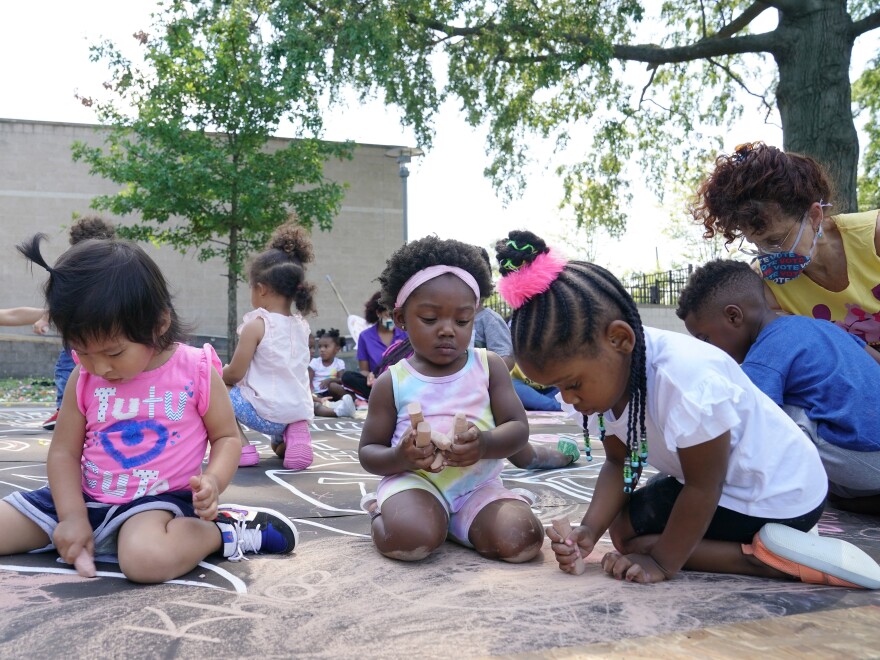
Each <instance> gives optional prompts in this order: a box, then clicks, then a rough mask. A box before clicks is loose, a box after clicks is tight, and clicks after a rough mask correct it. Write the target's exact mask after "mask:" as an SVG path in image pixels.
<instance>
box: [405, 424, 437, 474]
mask: <svg viewBox="0 0 880 660" xmlns="http://www.w3.org/2000/svg"><path fill="white" fill-rule="evenodd" d="M396 449H397V453H398V456H400V457H402V459H403V460H404V461H406V463H407V464H409V465H411V466H412V467H411V468H410V469H412V470H425V471H426V472H439V471H440V470H442V469H443V468H442V466H441V467H440V468H438V469H436V470H432V469H431V463H433V462H434V451H435V450H436V447H435V446H434V445H433V444H432V443H428V444H427V446H425V447H417V446H416V432H415V431H414V430H413V429H412V428H408V429H406V431H404V432H403V435H402V436H401V437H400V442H399V443H398V445H397V447H396Z"/></svg>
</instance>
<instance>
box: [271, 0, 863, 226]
mask: <svg viewBox="0 0 880 660" xmlns="http://www.w3.org/2000/svg"><path fill="white" fill-rule="evenodd" d="M773 4H774V6H775V7H777V8H778V11H779V12H780V15H781V13H782V12H788V13H789V14H790V15H792V16H795V15H796V16H797V17H798V18H800V17H803V16H809V18H806V19H804V20H805V21H813V23H815V22H817V21H818V22H820V23H821V21H823V20H824V19H823V18H822V16H823V15H824V14H823V12H826V11H827V12H832V13H833V12H835V11H837V12H838V13H840V12H839V11H838V9H837V7H838V6H839V4H840V0H814V1H813V2H812V3H810V7H809V11H805V10H804V5H803V3H799V2H796V1H795V0H785V1H784V2H778V3H773ZM877 4H878V3H877V2H876V0H858V1H857V2H853V3H852V8H851V9H852V12H853V16H857V17H860V18H862V17H866V16H870V15H871V14H870V12H872V11H875V10H876V6H877ZM658 5H659V3H647V2H644V3H642V2H637V1H636V0H595V1H591V2H575V1H573V0H545V1H543V2H533V1H530V0H377V1H375V2H364V1H352V0H278V2H276V4H275V8H276V14H275V15H276V19H275V21H276V24H277V25H278V28H279V31H280V32H281V33H282V34H283V37H282V39H281V41H280V42H279V47H280V48H282V49H297V48H304V47H314V48H324V49H325V53H326V60H325V64H324V66H322V67H320V68H319V70H317V71H316V75H318V76H319V77H320V78H322V79H329V80H333V81H334V83H335V84H341V83H342V82H345V83H349V84H352V85H354V86H355V87H356V88H357V89H359V90H360V91H361V93H362V95H363V96H373V95H383V96H384V100H385V101H386V102H387V103H389V104H391V105H395V106H397V107H398V108H399V109H400V111H401V117H402V121H403V123H404V124H406V125H408V126H411V127H412V128H413V129H414V130H415V133H416V136H417V138H418V140H419V142H420V143H421V144H422V145H423V146H430V143H431V140H432V138H433V134H432V124H431V121H432V117H433V116H434V114H435V113H436V112H437V110H438V108H439V107H440V104H441V103H443V102H444V101H445V100H448V99H452V98H455V99H457V100H458V102H459V103H460V106H461V110H462V112H463V115H464V117H465V118H466V120H467V121H468V122H469V123H470V124H471V125H474V126H477V125H485V126H487V128H488V143H487V151H488V157H489V162H488V165H487V167H486V169H485V174H486V175H487V176H488V177H489V178H490V180H491V181H492V182H493V184H494V186H495V187H496V189H497V190H498V191H499V192H500V193H501V194H502V196H503V197H504V198H506V199H509V198H510V197H511V196H513V195H517V194H518V193H519V191H521V190H522V188H523V187H524V186H525V185H526V183H527V182H526V180H525V174H524V171H525V165H526V164H528V163H529V162H530V161H531V160H532V159H533V158H534V156H533V153H534V152H533V146H534V141H535V139H536V138H537V139H550V140H551V141H552V144H553V145H554V147H555V153H554V156H553V160H554V165H555V166H556V167H557V171H558V173H559V175H560V177H561V178H562V181H563V189H564V197H563V199H562V202H561V206H562V208H565V209H568V210H569V211H570V212H571V214H572V215H573V216H574V217H575V218H576V220H577V222H578V223H579V224H581V225H583V226H585V227H586V228H588V229H593V228H599V227H601V228H604V229H606V230H607V231H608V232H609V234H611V235H612V236H619V235H620V234H621V233H622V231H623V229H624V225H625V218H624V216H623V214H622V210H621V208H622V206H623V205H624V203H625V202H626V201H628V193H627V185H628V173H627V171H626V167H625V165H626V163H627V162H628V161H630V160H631V159H635V160H636V162H637V167H638V174H637V175H636V176H639V177H640V178H642V179H644V180H645V181H646V182H647V183H648V184H649V185H650V186H651V187H652V188H653V190H654V191H655V192H656V193H657V194H658V195H659V196H660V197H661V201H662V196H663V194H664V191H665V189H666V184H667V182H668V181H669V180H670V179H674V180H687V179H689V177H691V175H692V173H693V163H696V162H700V163H704V162H706V159H707V156H708V155H710V154H713V153H715V152H716V150H717V149H718V146H719V143H720V138H719V137H718V136H719V134H721V133H723V131H724V129H725V127H727V126H729V125H730V124H731V122H733V121H735V120H736V119H738V118H739V117H740V116H741V113H742V111H743V107H742V105H741V103H740V100H739V99H742V98H747V99H753V100H754V105H755V106H756V107H758V108H761V109H762V110H763V111H764V112H765V113H766V116H767V117H770V116H771V115H773V116H774V117H775V113H776V107H775V105H776V98H775V90H776V87H777V82H778V81H777V75H778V74H777V73H776V71H777V69H776V64H775V61H774V53H776V52H778V51H781V50H784V49H788V48H790V47H791V45H792V40H793V39H794V37H795V36H800V35H793V34H792V33H790V32H788V33H786V32H785V31H779V30H776V31H771V32H769V33H766V34H753V33H752V32H751V29H750V26H751V25H752V22H753V21H754V19H755V18H757V16H759V15H760V14H762V13H763V12H764V11H771V12H776V11H777V9H774V8H773V7H771V5H770V4H765V3H758V2H753V1H752V0H719V1H718V2H711V3H709V2H700V3H696V2H671V1H670V2H665V3H663V4H662V6H660V7H659V13H658V15H657V16H656V17H654V16H651V19H652V20H651V22H650V26H651V27H650V28H649V27H648V24H647V23H646V24H643V21H644V20H645V19H646V12H647V10H649V9H650V10H653V11H657V10H658V9H657V8H658ZM813 23H811V25H812V24H813ZM841 24H843V25H844V28H845V29H847V30H848V29H849V26H851V25H852V24H851V22H847V21H842V22H838V23H837V25H841ZM649 29H651V30H652V31H651V32H650V33H648V30H649ZM862 29H863V30H868V29H873V27H871V26H864V27H863V28H862ZM847 34H848V38H852V33H850V32H847ZM827 38H828V39H836V38H837V35H828V36H827ZM304 44H305V45H304ZM839 47H840V48H841V49H843V48H845V47H846V45H845V44H843V43H841V44H840V46H839ZM432 65H434V66H433V67H432ZM631 67H638V68H644V67H647V70H645V72H644V73H643V74H642V75H641V80H640V81H639V82H637V83H635V84H634V86H633V85H631V84H628V83H627V82H625V80H627V79H630V78H627V77H625V76H624V75H623V74H624V73H626V72H627V71H626V70H627V69H628V68H631ZM630 73H633V72H632V71H630ZM635 73H636V74H638V71H637V70H636V71H635ZM822 82H823V81H816V85H817V86H821V85H822ZM846 84H847V85H848V81H846ZM743 92H745V94H743ZM816 93H817V94H819V93H821V91H818V90H817V92H816ZM817 112H820V110H817ZM833 112H834V114H835V115H840V113H839V112H837V111H836V110H835V111H833ZM840 120H841V121H846V119H845V118H840ZM819 123H820V125H821V121H820V122H819ZM787 130H788V129H787ZM585 144H586V145H588V146H587V147H586V148H584V146H583V145H585ZM573 145H578V148H579V150H580V152H579V153H577V154H572V153H571V152H570V151H569V150H568V149H567V148H568V147H570V146H573ZM843 167H844V169H845V168H846V167H850V168H852V167H855V164H854V163H844V165H843Z"/></svg>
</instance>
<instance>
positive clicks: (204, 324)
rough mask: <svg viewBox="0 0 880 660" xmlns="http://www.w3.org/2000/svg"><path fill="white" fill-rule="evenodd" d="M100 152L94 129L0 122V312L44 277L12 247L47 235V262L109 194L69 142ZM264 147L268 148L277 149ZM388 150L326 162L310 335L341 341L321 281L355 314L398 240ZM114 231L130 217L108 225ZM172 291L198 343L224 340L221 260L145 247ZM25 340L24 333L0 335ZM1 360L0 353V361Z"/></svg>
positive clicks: (396, 182) (332, 301) (245, 303)
mask: <svg viewBox="0 0 880 660" xmlns="http://www.w3.org/2000/svg"><path fill="white" fill-rule="evenodd" d="M77 140H78V141H82V142H86V143H87V144H90V145H95V146H100V145H101V144H103V141H102V138H101V133H100V128H99V127H96V126H90V125H83V124H65V123H52V122H35V121H20V120H10V119H0V236H2V239H0V282H2V286H0V308H6V307H18V306H23V305H26V306H41V305H42V296H41V293H40V286H41V285H42V283H43V282H44V281H45V277H44V275H45V273H42V272H39V269H37V270H35V271H34V272H33V273H31V272H30V270H29V268H28V265H27V262H26V261H25V259H24V258H22V257H21V256H20V255H19V254H18V252H16V250H15V245H16V244H17V243H18V242H20V241H22V240H24V239H26V238H28V237H30V236H31V235H33V234H34V233H35V232H38V231H39V232H44V233H46V234H48V236H49V238H50V241H49V242H48V244H45V243H44V246H45V251H44V254H45V255H46V256H47V259H48V260H49V261H50V263H51V262H52V261H54V259H55V258H56V257H57V256H58V255H59V254H60V253H61V252H62V251H63V250H64V249H65V248H66V247H68V242H67V231H68V227H69V226H70V223H71V222H72V215H73V214H74V213H78V214H80V215H86V214H89V213H94V211H91V210H90V208H89V202H90V201H91V200H92V199H93V198H94V197H95V196H97V195H100V194H105V193H112V192H114V191H115V190H117V189H118V187H117V186H116V185H115V184H112V183H110V182H107V181H105V180H103V179H100V178H98V177H94V176H91V175H90V174H89V172H88V166H87V165H85V164H83V163H74V162H73V161H72V160H71V156H70V154H71V151H70V146H71V144H72V143H73V142H74V141H77ZM285 142H286V141H285V140H280V139H276V140H272V144H271V145H270V148H278V147H281V146H283V145H284V143H285ZM389 148H390V147H389V146H383V145H358V146H357V148H356V149H355V153H354V158H353V159H352V160H350V161H332V162H328V163H327V164H326V167H325V175H326V176H327V178H329V179H331V180H333V181H337V182H344V183H345V184H347V186H348V188H347V190H346V194H345V199H344V201H343V204H342V210H341V212H340V214H339V215H338V216H337V218H336V220H335V222H334V226H333V229H332V231H330V232H322V231H319V230H317V229H316V230H315V232H314V234H313V241H314V246H315V262H314V263H313V264H311V265H310V267H309V275H310V279H311V280H312V281H313V282H314V283H315V284H316V285H317V287H318V294H317V306H318V315H317V316H315V317H311V318H310V319H309V322H310V324H311V326H312V328H313V330H317V329H318V328H329V327H335V328H340V329H341V330H343V334H348V331H347V329H346V327H347V326H346V314H345V312H344V311H343V309H342V307H341V305H340V304H339V302H338V301H337V299H336V297H335V295H334V294H333V291H332V289H331V287H330V285H329V283H328V282H327V279H326V276H327V275H330V276H331V278H332V279H333V282H334V283H335V284H336V287H337V288H338V289H339V291H340V293H341V295H342V298H343V300H344V301H345V303H346V304H347V306H348V308H349V311H350V312H351V313H353V314H358V315H363V304H364V302H365V301H366V300H367V299H368V298H369V297H370V296H371V295H372V294H373V293H374V292H375V291H376V290H377V289H378V283H377V282H375V281H374V280H375V278H376V277H377V276H378V274H379V273H380V272H381V270H382V268H384V266H385V260H386V259H387V258H388V257H389V256H390V255H391V253H392V252H393V251H394V250H395V249H397V248H398V247H399V246H400V245H401V244H402V242H403V209H402V186H401V181H400V177H399V175H398V166H397V163H396V161H395V160H394V159H393V158H388V157H386V156H385V152H386V151H387V150H388V149H389ZM103 215H104V217H106V218H107V219H109V220H112V221H114V222H117V223H120V224H123V223H124V224H128V223H133V222H134V221H135V218H132V217H128V218H114V217H112V216H110V215H108V214H103ZM144 247H145V249H146V250H147V251H148V252H149V253H150V254H151V256H153V257H154V258H155V260H156V261H157V263H158V264H159V266H160V267H161V268H162V270H163V272H164V273H165V276H166V277H167V278H168V280H169V282H170V283H171V285H172V290H173V291H174V293H175V296H176V298H175V305H176V307H177V310H178V313H179V314H180V316H181V317H182V318H184V319H185V320H187V321H189V322H191V323H193V324H194V325H195V326H196V332H197V333H198V334H200V335H205V336H219V337H225V334H226V280H225V278H224V277H223V276H222V275H223V272H224V271H225V269H224V266H223V263H222V261H220V260H212V261H209V262H206V263H200V262H199V261H197V260H196V259H195V256H193V255H182V254H180V253H179V252H176V251H174V250H173V249H172V248H170V247H161V248H156V247H154V246H151V245H145V246H144ZM238 306H239V310H238V316H239V318H240V317H241V315H242V314H244V312H246V311H248V309H249V308H250V294H249V292H248V289H247V286H246V285H242V286H241V288H240V289H239V292H238ZM3 330H4V332H6V331H8V332H10V333H13V334H19V335H27V334H28V333H30V329H29V328H15V329H14V328H4V329H3ZM2 360H3V357H2V355H0V361H2Z"/></svg>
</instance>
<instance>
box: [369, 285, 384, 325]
mask: <svg viewBox="0 0 880 660" xmlns="http://www.w3.org/2000/svg"><path fill="white" fill-rule="evenodd" d="M387 311H388V308H387V307H385V305H383V304H382V292H381V291H376V293H374V294H373V295H372V296H370V299H369V300H368V301H367V302H365V303H364V319H365V320H366V322H367V323H371V324H372V323H378V322H379V313H380V312H387Z"/></svg>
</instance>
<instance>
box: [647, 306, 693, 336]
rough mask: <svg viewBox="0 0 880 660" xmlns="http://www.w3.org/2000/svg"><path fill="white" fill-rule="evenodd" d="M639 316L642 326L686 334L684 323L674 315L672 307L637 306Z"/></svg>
mask: <svg viewBox="0 0 880 660" xmlns="http://www.w3.org/2000/svg"><path fill="white" fill-rule="evenodd" d="M639 316H641V317H642V325H647V326H650V327H652V328H660V329H661V330H672V331H674V332H682V333H684V334H688V331H687V328H685V327H684V321H682V320H681V319H680V318H678V317H677V316H676V315H675V308H674V307H666V306H664V305H639Z"/></svg>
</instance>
